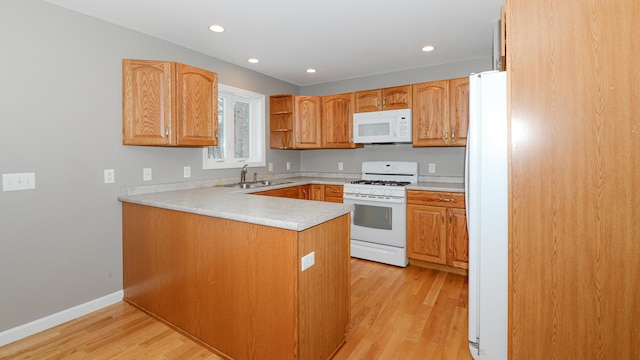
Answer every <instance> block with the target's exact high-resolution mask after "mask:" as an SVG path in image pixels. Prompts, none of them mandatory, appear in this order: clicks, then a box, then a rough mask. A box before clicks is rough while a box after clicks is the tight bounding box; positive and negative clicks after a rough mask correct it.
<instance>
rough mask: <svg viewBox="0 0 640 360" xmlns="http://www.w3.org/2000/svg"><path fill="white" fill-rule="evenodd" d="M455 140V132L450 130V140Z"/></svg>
mask: <svg viewBox="0 0 640 360" xmlns="http://www.w3.org/2000/svg"><path fill="white" fill-rule="evenodd" d="M455 139H456V131H455V130H451V140H455Z"/></svg>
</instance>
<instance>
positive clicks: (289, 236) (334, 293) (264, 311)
mask: <svg viewBox="0 0 640 360" xmlns="http://www.w3.org/2000/svg"><path fill="white" fill-rule="evenodd" d="M122 220H123V275H124V276H123V282H124V284H123V285H124V299H125V301H127V302H128V303H130V304H132V305H134V306H136V307H138V308H140V309H142V310H143V311H145V312H147V313H149V314H151V315H152V316H154V317H156V318H158V319H160V320H162V321H164V322H166V323H168V324H169V325H171V326H172V327H174V328H176V329H177V330H179V331H180V332H182V333H184V334H186V335H188V336H189V337H191V338H193V339H195V340H196V341H198V342H200V343H201V344H203V345H204V346H205V347H207V348H209V349H211V350H212V351H214V352H216V353H217V354H219V355H221V356H223V357H227V358H233V359H327V358H329V357H331V356H332V354H334V352H335V351H336V350H337V349H338V348H339V347H340V346H341V345H342V344H343V343H344V341H345V328H346V326H347V325H348V322H349V319H350V291H351V290H350V262H349V225H350V220H349V214H345V215H343V216H340V217H338V218H335V219H333V220H330V221H327V222H325V223H322V224H319V225H317V226H314V227H312V228H309V229H306V230H303V231H300V232H298V231H294V230H286V229H280V228H275V227H269V226H262V225H256V224H250V223H244V222H238V221H232V220H225V219H219V218H214V217H209V216H202V215H196V214H191V213H185V212H179V211H174V210H167V209H160V208H155V207H150V206H143V205H138V204H131V203H123V205H122ZM312 251H313V252H315V264H314V265H313V266H312V267H311V268H309V269H307V270H305V271H304V272H302V271H300V261H301V260H300V259H301V257H302V256H304V255H306V254H309V253H310V252H312Z"/></svg>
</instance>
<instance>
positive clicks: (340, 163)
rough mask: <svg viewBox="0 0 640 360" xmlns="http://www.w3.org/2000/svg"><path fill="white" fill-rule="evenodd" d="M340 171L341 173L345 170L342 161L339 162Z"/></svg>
mask: <svg viewBox="0 0 640 360" xmlns="http://www.w3.org/2000/svg"><path fill="white" fill-rule="evenodd" d="M338 170H339V171H342V170H344V164H343V163H342V161H339V162H338Z"/></svg>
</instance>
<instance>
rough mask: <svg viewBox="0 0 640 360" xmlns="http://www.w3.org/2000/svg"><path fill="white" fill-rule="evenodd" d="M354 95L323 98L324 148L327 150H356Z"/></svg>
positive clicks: (360, 145)
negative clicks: (354, 141)
mask: <svg viewBox="0 0 640 360" xmlns="http://www.w3.org/2000/svg"><path fill="white" fill-rule="evenodd" d="M353 104H354V94H353V93H347V94H338V95H328V96H323V97H322V147H323V148H326V149H336V148H356V147H362V146H363V145H362V144H354V143H353V141H352V140H353V108H354V106H353Z"/></svg>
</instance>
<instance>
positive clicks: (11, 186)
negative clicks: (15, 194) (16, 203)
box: [2, 173, 36, 191]
mask: <svg viewBox="0 0 640 360" xmlns="http://www.w3.org/2000/svg"><path fill="white" fill-rule="evenodd" d="M35 188H36V173H20V174H2V191H16V190H31V189H35Z"/></svg>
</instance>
